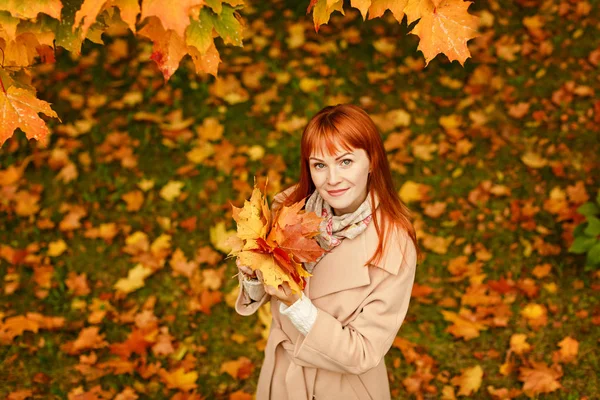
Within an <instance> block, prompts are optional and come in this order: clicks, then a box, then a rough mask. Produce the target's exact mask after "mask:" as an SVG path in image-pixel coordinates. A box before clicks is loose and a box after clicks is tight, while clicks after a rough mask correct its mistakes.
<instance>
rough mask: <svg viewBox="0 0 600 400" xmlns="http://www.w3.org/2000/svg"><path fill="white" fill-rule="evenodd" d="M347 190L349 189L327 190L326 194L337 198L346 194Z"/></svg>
mask: <svg viewBox="0 0 600 400" xmlns="http://www.w3.org/2000/svg"><path fill="white" fill-rule="evenodd" d="M348 189H350V188H346V189H339V190H328V191H327V193H329V195H330V196H333V197H339V196H341V195H343V194H344V193H346V191H347V190H348Z"/></svg>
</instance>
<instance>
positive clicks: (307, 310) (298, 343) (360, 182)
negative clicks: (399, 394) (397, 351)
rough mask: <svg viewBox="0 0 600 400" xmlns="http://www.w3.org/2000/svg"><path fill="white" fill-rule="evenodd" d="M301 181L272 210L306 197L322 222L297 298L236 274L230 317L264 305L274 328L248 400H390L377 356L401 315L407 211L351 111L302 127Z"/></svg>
mask: <svg viewBox="0 0 600 400" xmlns="http://www.w3.org/2000/svg"><path fill="white" fill-rule="evenodd" d="M300 153H301V169H300V180H299V182H298V184H297V185H294V186H292V187H290V188H288V189H287V190H285V191H283V192H281V193H279V194H278V195H277V196H275V198H274V199H273V205H272V211H273V212H275V211H276V210H278V209H279V208H280V207H281V206H282V205H286V206H287V205H291V204H292V203H295V202H297V201H300V200H302V199H304V198H308V200H307V201H306V205H305V210H306V211H307V212H310V211H314V212H316V213H317V215H320V216H322V217H324V220H323V222H322V223H321V226H320V234H319V235H318V236H317V237H316V239H317V241H318V243H319V245H320V246H321V247H323V248H324V249H325V250H327V253H325V254H324V255H323V256H322V257H321V258H320V259H319V260H318V261H317V262H316V263H304V267H305V268H306V269H307V270H308V271H309V272H311V273H312V276H311V277H308V278H307V283H306V287H305V289H304V291H303V293H301V294H299V295H297V294H293V293H292V292H291V290H290V288H289V286H288V285H287V282H286V283H285V285H284V286H280V287H279V288H278V289H274V288H272V287H269V286H266V285H263V284H262V279H261V278H262V276H261V275H260V271H259V274H258V279H256V276H255V275H253V271H252V270H251V269H250V268H249V267H247V266H238V267H239V269H240V274H239V275H238V276H239V279H240V294H239V296H238V299H237V303H236V311H237V312H238V313H239V314H241V315H250V314H252V313H254V312H255V311H256V310H257V309H258V308H259V307H260V306H261V305H263V304H264V303H265V302H267V301H269V300H271V312H272V315H273V322H272V324H271V331H270V334H269V339H268V340H267V345H266V348H265V360H264V363H263V366H262V369H261V372H260V377H259V380H258V388H257V393H256V398H257V400H266V399H274V400H286V399H289V400H311V399H317V400H321V399H323V400H325V399H335V400H337V399H344V400H346V399H360V400H363V399H365V400H366V399H375V400H380V399H381V400H383V399H390V389H389V382H388V376H387V371H386V366H385V362H384V356H385V354H386V353H387V352H388V350H389V349H390V347H391V345H392V342H393V341H394V338H395V337H396V334H397V333H398V329H399V328H400V325H401V324H402V321H403V320H404V317H405V315H406V312H407V309H408V304H409V300H410V294H411V290H412V286H413V281H414V276H415V269H416V260H417V248H416V237H415V232H414V228H413V226H412V224H411V222H410V217H409V211H408V209H407V208H406V206H404V205H403V204H402V202H401V200H400V199H399V197H398V194H397V192H396V190H395V189H394V185H393V181H392V176H391V173H390V169H389V165H388V161H387V157H386V154H385V150H384V148H383V143H382V140H381V137H380V135H379V133H378V131H377V128H376V126H375V124H374V123H373V121H372V120H371V118H370V117H369V116H368V115H367V113H365V112H364V111H363V110H362V109H360V108H359V107H356V106H353V105H347V104H342V105H338V106H329V107H325V108H324V109H323V110H321V111H320V112H319V113H317V114H316V115H315V116H314V117H313V118H312V119H311V120H310V122H309V123H308V125H307V126H306V128H305V129H304V132H303V135H302V141H301V149H300Z"/></svg>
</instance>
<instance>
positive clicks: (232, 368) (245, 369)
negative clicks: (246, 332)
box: [220, 356, 254, 379]
mask: <svg viewBox="0 0 600 400" xmlns="http://www.w3.org/2000/svg"><path fill="white" fill-rule="evenodd" d="M253 370H254V364H253V363H252V361H251V360H250V359H249V358H247V357H243V356H242V357H240V358H238V359H237V360H231V361H225V362H223V364H221V370H220V372H221V373H223V372H226V373H228V374H229V375H231V377H232V378H234V379H247V378H249V377H250V376H251V375H252V371H253Z"/></svg>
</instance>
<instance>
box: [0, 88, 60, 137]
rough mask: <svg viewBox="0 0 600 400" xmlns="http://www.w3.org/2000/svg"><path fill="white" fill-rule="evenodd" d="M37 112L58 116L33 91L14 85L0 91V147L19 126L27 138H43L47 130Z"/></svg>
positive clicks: (48, 104)
mask: <svg viewBox="0 0 600 400" xmlns="http://www.w3.org/2000/svg"><path fill="white" fill-rule="evenodd" d="M38 113H44V114H46V115H47V116H49V117H54V118H58V115H56V113H55V112H54V110H52V109H51V108H50V103H47V102H45V101H42V100H39V99H37V98H36V97H35V94H34V93H33V92H30V91H27V90H25V89H21V88H17V87H16V86H11V87H9V88H8V90H6V91H4V90H3V91H1V92H0V147H1V146H2V145H3V144H4V142H5V141H6V140H7V139H8V138H9V137H11V136H12V135H13V133H14V131H15V129H17V128H21V130H22V131H23V132H25V134H26V135H27V138H28V139H32V138H33V139H37V140H44V139H45V138H46V135H47V134H48V132H49V131H48V127H47V126H46V124H45V123H44V121H43V120H42V119H41V118H40V117H39V116H38Z"/></svg>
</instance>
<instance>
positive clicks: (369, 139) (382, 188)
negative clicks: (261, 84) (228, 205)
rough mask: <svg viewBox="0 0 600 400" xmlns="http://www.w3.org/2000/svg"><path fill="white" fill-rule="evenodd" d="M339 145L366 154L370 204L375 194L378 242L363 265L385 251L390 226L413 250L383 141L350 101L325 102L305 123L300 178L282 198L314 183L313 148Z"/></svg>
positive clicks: (332, 150) (307, 190) (308, 190)
mask: <svg viewBox="0 0 600 400" xmlns="http://www.w3.org/2000/svg"><path fill="white" fill-rule="evenodd" d="M338 145H339V146H341V147H342V148H343V149H344V150H347V151H351V150H352V149H363V150H365V152H366V153H367V156H368V157H369V161H370V165H371V173H370V174H369V178H368V180H367V191H368V193H370V197H371V204H375V194H376V195H377V197H378V199H379V211H380V217H381V220H378V219H379V218H377V215H378V214H377V213H375V212H374V213H373V222H374V223H375V230H376V231H377V235H378V237H379V244H378V246H377V249H376V250H375V253H374V254H373V255H372V256H371V258H370V259H369V260H368V261H367V264H366V265H369V264H371V263H374V264H376V263H377V262H378V261H379V260H380V259H381V257H382V255H383V252H384V251H385V244H386V243H387V238H388V237H389V235H390V232H391V230H392V229H403V230H404V231H406V232H407V233H408V235H409V236H410V238H411V239H412V241H413V243H414V245H415V248H416V249H417V254H418V252H419V247H418V245H417V236H416V233H415V229H414V227H413V224H412V218H411V212H410V210H409V209H408V207H406V205H405V204H404V203H403V202H402V200H400V197H399V196H398V193H397V191H396V189H394V182H393V180H392V173H391V171H390V166H389V163H388V159H387V155H386V153H385V149H384V147H383V141H382V140H381V136H380V134H379V131H378V130H377V127H376V126H375V123H374V122H373V120H372V119H371V118H370V117H369V115H368V114H367V113H366V112H365V111H364V110H362V109H361V108H359V107H357V106H355V105H352V104H338V105H337V106H328V107H325V108H323V109H322V110H321V111H319V112H318V113H317V114H316V115H315V116H314V117H313V118H312V119H311V120H310V121H309V122H308V124H307V125H306V127H305V128H304V132H303V133H302V140H301V144H300V179H299V181H298V185H297V186H296V189H295V190H294V191H293V192H292V193H291V194H290V195H289V196H288V197H287V198H286V199H285V200H284V201H283V204H284V205H286V206H289V205H291V204H293V203H295V202H298V201H301V200H302V199H305V198H308V197H309V196H310V195H311V194H312V193H313V192H314V191H315V190H316V187H315V185H314V183H313V181H312V178H311V176H310V165H309V160H308V159H309V157H310V156H311V155H312V154H313V152H315V151H318V150H321V153H325V152H324V151H322V150H326V151H327V153H328V154H329V155H334V154H336V153H337V152H338V151H339V150H340V149H338V148H336V146H338Z"/></svg>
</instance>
